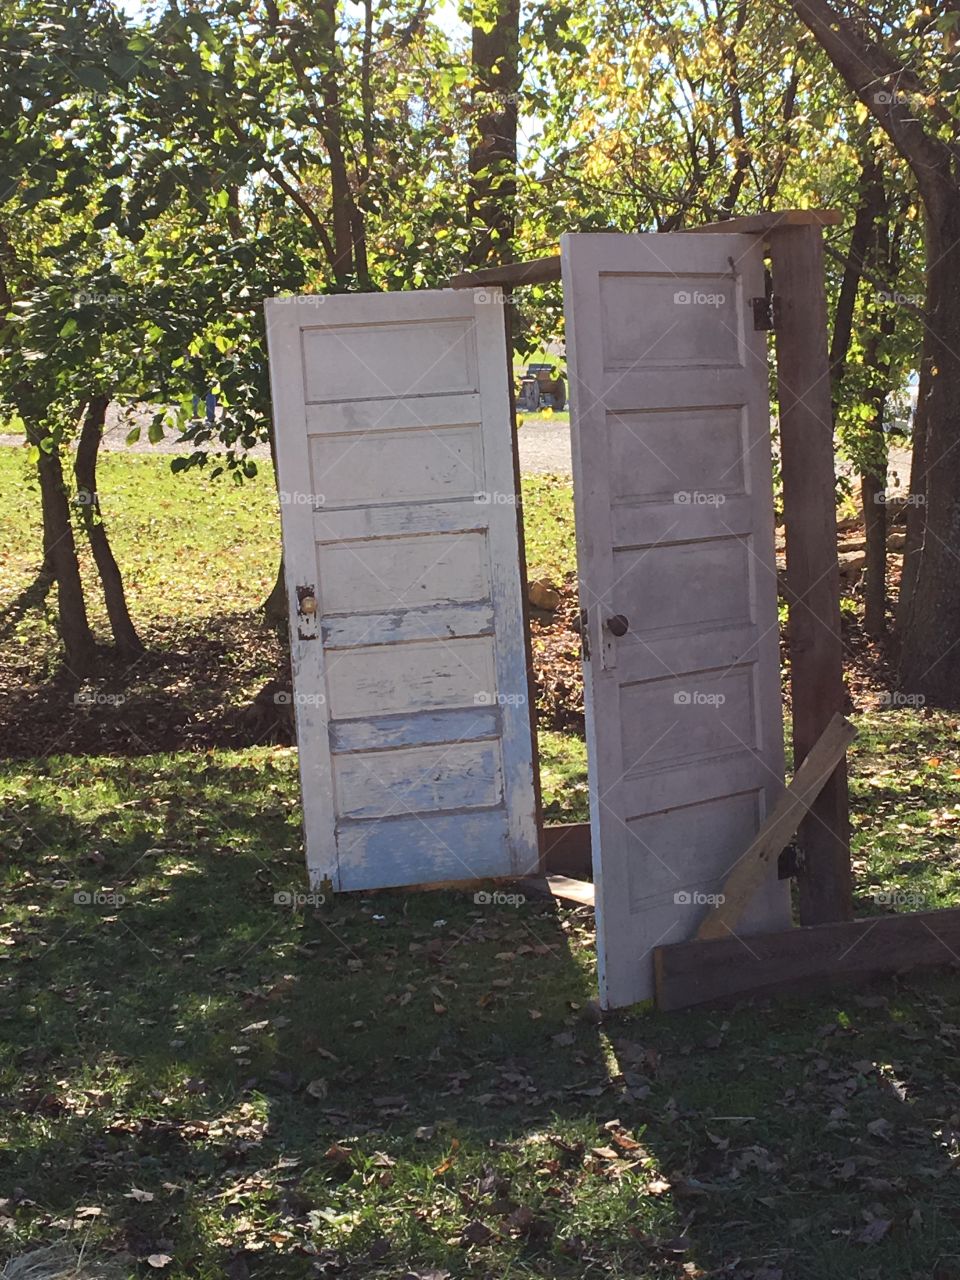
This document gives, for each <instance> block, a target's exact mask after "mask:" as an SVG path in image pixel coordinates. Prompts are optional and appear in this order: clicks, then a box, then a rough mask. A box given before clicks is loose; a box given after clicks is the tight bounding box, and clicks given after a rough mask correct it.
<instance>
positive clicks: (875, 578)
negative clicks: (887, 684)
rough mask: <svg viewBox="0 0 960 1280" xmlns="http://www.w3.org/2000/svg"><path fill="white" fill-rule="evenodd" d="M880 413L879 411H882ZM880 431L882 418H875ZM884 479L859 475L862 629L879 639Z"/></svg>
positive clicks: (883, 609)
mask: <svg viewBox="0 0 960 1280" xmlns="http://www.w3.org/2000/svg"><path fill="white" fill-rule="evenodd" d="M881 412H882V411H881ZM878 425H879V429H880V430H881V431H882V430H883V421H882V418H881V419H878ZM885 488H886V481H885V480H883V479H881V478H880V477H879V476H878V475H877V474H876V472H874V471H868V472H864V474H863V475H862V476H861V477H860V498H861V501H862V502H863V525H864V532H865V534H866V540H867V560H866V564H865V566H864V593H863V629H864V631H866V633H867V635H868V636H873V637H874V639H879V638H880V637H881V636H882V635H883V634H884V632H885V631H886V627H887V508H886V505H885V501H884V498H885V494H884V490H885Z"/></svg>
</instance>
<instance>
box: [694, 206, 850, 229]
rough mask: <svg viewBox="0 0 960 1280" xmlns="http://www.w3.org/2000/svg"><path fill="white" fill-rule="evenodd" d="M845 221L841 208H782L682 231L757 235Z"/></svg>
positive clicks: (824, 225) (829, 225)
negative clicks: (786, 228) (781, 229)
mask: <svg viewBox="0 0 960 1280" xmlns="http://www.w3.org/2000/svg"><path fill="white" fill-rule="evenodd" d="M842 221H843V212H842V211H841V210H840V209H781V210H779V211H777V212H774V213H749V214H746V215H745V216H744V217H742V218H727V219H725V220H724V221H723V222H705V223H703V224H702V225H701V226H699V227H682V228H681V230H682V231H694V232H699V231H713V232H716V231H719V232H721V233H726V234H729V233H731V232H736V233H738V234H741V235H743V234H748V235H755V234H757V233H758V232H768V231H774V230H776V229H777V228H778V227H811V226H812V227H832V226H836V225H837V223H839V222H842Z"/></svg>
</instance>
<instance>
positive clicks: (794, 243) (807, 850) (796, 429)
mask: <svg viewBox="0 0 960 1280" xmlns="http://www.w3.org/2000/svg"><path fill="white" fill-rule="evenodd" d="M770 259H771V266H772V271H773V290H774V297H775V298H776V304H775V305H776V317H775V322H776V325H775V328H776V344H777V381H778V397H779V402H780V451H781V471H782V476H783V517H784V526H785V530H786V548H787V574H786V595H787V602H788V605H789V626H788V631H789V643H790V683H791V689H792V695H793V698H792V701H793V758H794V762H795V765H796V766H797V767H799V765H800V764H801V763H802V761H803V759H804V757H805V756H806V755H807V753H808V752H809V751H810V750H811V749H812V747H813V745H814V743H815V742H816V741H817V739H818V738H819V737H820V735H821V733H823V731H824V729H825V728H826V727H827V725H828V724H829V722H830V719H831V717H832V716H833V715H834V713H835V712H837V711H842V710H843V707H844V702H845V691H844V687H843V645H842V642H841V638H840V571H839V567H838V564H837V520H836V477H835V470H834V459H833V409H832V405H831V402H830V366H829V361H828V358H827V303H826V293H825V289H824V275H823V235H822V232H821V230H820V228H819V227H818V226H814V225H808V226H783V227H778V228H777V229H775V230H773V231H772V232H771V233H770ZM847 804H848V801H847V774H846V768H845V766H844V765H843V764H842V763H841V764H840V765H838V767H837V769H836V771H835V772H834V774H833V775H832V777H831V778H830V779H829V781H828V782H827V784H826V786H825V787H824V788H823V789H822V790H821V792H820V794H819V796H818V797H817V799H816V801H815V802H814V804H813V806H812V808H811V810H810V814H809V815H808V817H807V818H805V819H804V821H803V823H802V824H801V827H800V841H799V842H800V846H801V848H802V849H803V855H804V865H803V870H802V872H801V874H800V875H799V876H798V877H797V886H798V899H799V909H800V923H801V924H827V923H829V922H831V921H835V920H850V919H852V917H853V891H852V879H851V874H850V829H849V817H848V809H847Z"/></svg>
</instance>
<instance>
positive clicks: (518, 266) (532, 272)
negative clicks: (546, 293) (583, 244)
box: [447, 253, 560, 289]
mask: <svg viewBox="0 0 960 1280" xmlns="http://www.w3.org/2000/svg"><path fill="white" fill-rule="evenodd" d="M559 279H560V255H559V254H558V253H555V254H551V255H550V257H549V258H531V259H530V261H529V262H507V263H505V264H504V265H503V266H502V267H479V268H478V269H477V270H476V271H464V272H462V273H461V274H460V275H458V276H451V277H450V279H449V280H448V281H447V287H448V288H450V289H483V288H484V287H485V286H487V285H490V286H494V285H501V286H503V287H504V288H510V289H512V288H514V287H515V286H517V285H521V284H548V283H549V282H550V281H553V280H559Z"/></svg>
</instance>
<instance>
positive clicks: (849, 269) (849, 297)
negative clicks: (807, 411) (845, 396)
mask: <svg viewBox="0 0 960 1280" xmlns="http://www.w3.org/2000/svg"><path fill="white" fill-rule="evenodd" d="M859 193H860V201H859V204H858V205H857V216H856V218H855V219H854V223H853V231H852V233H851V236H850V246H849V248H848V250H847V261H846V265H845V266H844V269H843V279H842V280H841V282H840V292H839V293H838V295H837V305H836V308H835V310H834V313H833V333H832V335H831V338H830V384H831V394H832V397H833V409H834V414H836V411H837V405H838V402H839V399H840V384H841V382H842V381H843V374H844V369H845V366H846V361H847V354H848V352H849V350H850V336H851V334H852V333H853V313H854V310H855V309H856V305H857V293H858V292H859V289H860V281H861V280H862V279H863V268H864V259H865V257H866V254H867V249H868V247H869V245H870V241H871V238H872V236H873V232H874V228H875V226H876V223H877V219H878V218H879V217H880V215H881V213H882V212H883V209H884V205H885V203H886V202H885V199H884V189H883V182H882V180H881V173H880V166H879V165H878V163H877V160H876V157H875V156H868V157H867V158H866V159H865V160H864V161H863V162H862V168H861V171H860V182H859Z"/></svg>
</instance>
